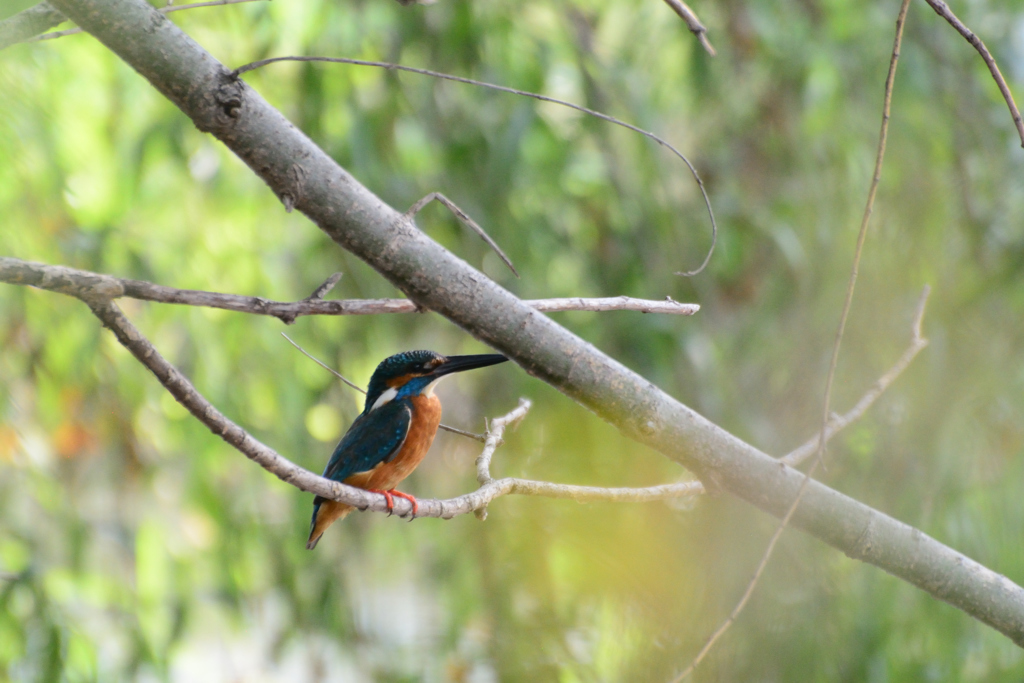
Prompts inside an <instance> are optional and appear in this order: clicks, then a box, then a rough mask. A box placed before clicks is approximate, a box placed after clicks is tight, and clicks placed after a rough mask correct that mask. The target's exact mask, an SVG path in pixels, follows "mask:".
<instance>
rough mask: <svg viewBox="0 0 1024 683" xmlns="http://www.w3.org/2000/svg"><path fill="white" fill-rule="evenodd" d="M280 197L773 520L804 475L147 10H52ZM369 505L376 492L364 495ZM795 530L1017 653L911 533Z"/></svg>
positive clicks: (1022, 622) (820, 520) (453, 316)
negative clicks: (408, 200)
mask: <svg viewBox="0 0 1024 683" xmlns="http://www.w3.org/2000/svg"><path fill="white" fill-rule="evenodd" d="M52 1H53V4H54V6H56V7H57V8H58V9H60V10H61V11H62V12H64V14H66V15H67V16H68V17H70V18H71V19H73V20H74V21H75V22H76V23H78V25H80V26H82V27H83V28H84V29H85V30H86V31H88V32H89V33H91V34H93V35H94V36H96V37H97V38H98V39H99V40H101V41H102V42H103V43H104V44H105V45H106V46H108V47H109V48H110V49H111V50H113V51H114V52H115V53H116V54H118V55H119V56H120V57H121V58H122V59H124V60H125V61H126V62H127V63H128V64H130V65H131V66H132V67H134V68H135V69H136V70H137V71H139V72H140V73H141V74H142V75H143V76H144V77H145V78H147V79H148V80H149V81H150V82H151V83H152V84H153V85H154V86H155V87H156V88H157V89H158V90H160V92H162V93H163V94H164V95H166V96H167V97H168V98H169V99H170V100H171V101H172V102H174V103H175V104H176V105H177V106H178V107H180V108H181V109H182V111H183V112H185V114H186V115H188V116H189V117H190V118H191V119H192V121H193V122H194V123H195V125H196V126H197V127H198V128H199V129H201V130H203V131H206V132H209V133H211V134H213V135H215V136H216V137H217V138H218V139H220V140H221V141H223V142H224V144H226V145H227V146H228V147H229V148H230V149H231V150H232V151H234V152H235V153H236V154H237V155H238V156H239V157H240V158H241V159H242V160H243V161H244V162H245V163H246V164H248V165H249V167H250V168H252V170H253V171H254V172H255V173H256V174H257V175H259V177H260V178H262V179H263V180H264V181H265V182H266V183H267V184H268V185H269V186H270V188H271V189H272V190H273V191H274V192H275V193H276V194H277V196H278V197H280V198H282V200H284V199H285V198H287V199H288V201H289V202H290V203H291V204H292V205H293V206H294V207H295V208H296V209H297V210H299V211H301V212H302V213H304V214H305V215H306V216H308V217H309V218H310V219H311V220H312V221H313V222H314V223H316V224H317V225H318V226H319V227H320V228H321V229H322V230H324V231H325V232H326V233H327V234H328V235H329V236H330V237H331V238H332V239H334V240H335V241H336V242H337V243H338V244H339V245H341V246H342V247H344V248H346V249H348V250H349V251H351V252H352V253H354V254H355V255H357V256H358V257H360V258H361V259H363V260H364V261H366V262H367V263H368V264H370V265H371V266H372V267H373V268H375V269H376V270H377V271H378V272H380V273H381V274H382V275H384V276H385V277H386V278H387V279H388V280H389V281H390V282H392V283H393V284H394V285H395V286H396V287H398V288H399V289H401V290H402V291H403V292H405V293H406V295H407V296H408V297H409V298H410V299H412V300H413V301H415V302H416V303H418V304H420V305H422V306H424V307H426V308H429V309H431V310H434V311H437V312H438V313H441V314H442V315H444V316H445V317H447V318H449V319H450V320H452V321H453V322H455V323H456V324H458V325H459V326H461V327H462V328H464V329H465V330H467V331H468V332H470V333H471V334H473V335H474V336H475V337H477V338H478V339H480V340H481V341H483V342H485V343H487V344H490V345H491V346H493V347H495V348H496V349H498V350H500V351H502V352H504V353H505V354H506V355H508V356H509V357H510V358H512V359H513V360H515V361H516V362H517V363H518V364H519V365H520V366H521V367H522V368H524V369H525V370H526V371H527V372H529V373H530V374H532V375H534V376H536V377H539V378H540V379H542V380H544V381H545V382H548V383H549V384H551V385H553V386H555V387H556V388H558V389H559V390H560V391H562V392H564V393H565V394H566V395H567V396H570V397H571V398H573V399H575V400H576V401H579V402H580V403H581V404H583V405H584V406H586V407H588V408H590V409H591V410H593V411H594V412H596V413H597V414H598V415H600V416H601V417H602V418H603V419H605V420H607V421H608V422H610V423H611V424H613V425H615V426H616V427H618V428H619V429H620V430H621V431H622V432H623V433H624V434H626V435H628V436H629V437H631V438H633V439H636V440H637V441H639V442H641V443H644V444H647V445H649V446H651V447H652V448H655V449H656V450H658V451H660V452H662V453H664V454H665V455H667V456H668V457H670V458H672V459H674V460H676V461H678V462H679V463H681V464H683V465H685V466H686V467H688V468H690V469H691V470H692V471H694V472H695V473H696V474H697V475H698V476H699V477H700V478H701V479H702V480H703V481H704V483H705V484H710V485H712V486H714V487H716V488H719V489H723V490H725V491H728V492H730V493H732V494H734V495H736V496H738V497H740V498H743V499H744V500H746V501H748V502H750V503H752V504H753V505H755V506H757V507H759V508H760V509H762V510H765V511H767V512H770V513H772V514H775V515H782V514H784V513H785V512H786V510H787V508H788V507H789V505H790V503H791V502H792V501H793V499H794V497H795V496H796V493H797V490H798V489H799V487H800V484H801V482H802V481H803V480H804V475H803V474H802V473H800V472H799V471H797V470H794V469H793V468H790V467H788V466H786V465H785V464H783V463H780V462H779V461H777V460H775V459H774V458H771V457H769V456H768V455H766V454H764V453H762V452H761V451H759V450H758V449H756V448H754V447H753V446H751V445H749V444H747V443H744V442H743V441H742V440H740V439H738V438H737V437H735V436H733V435H731V434H729V433H728V432H726V431H725V430H723V429H722V428H720V427H718V426H717V425H715V424H713V423H712V422H710V421H708V420H707V419H705V418H704V417H702V416H700V415H698V414H697V413H696V412H694V411H693V410H691V409H690V408H688V407H686V406H684V405H683V404H681V403H679V402H678V401H676V400H675V399H673V398H672V397H671V396H668V395H667V394H665V393H664V392H662V391H661V390H660V389H658V388H657V387H655V386H653V385H652V384H651V383H650V382H649V381H647V380H646V379H644V378H643V377H641V376H639V375H637V374H636V373H634V372H632V371H630V370H629V369H628V368H626V367H624V366H623V365H621V364H620V363H618V362H616V361H614V360H612V359H611V358H609V357H608V356H606V355H604V354H603V353H601V352H600V351H598V350H597V349H596V348H594V347H593V346H592V345H590V344H588V343H586V342H585V341H583V340H582V339H580V338H579V337H576V336H575V335H573V334H571V333H570V332H569V331H568V330H566V329H564V328H562V327H561V326H559V325H557V324H556V323H555V322H554V321H552V320H550V319H549V318H547V317H546V316H544V315H543V314H541V313H539V312H537V311H536V310H535V309H533V308H531V307H530V306H528V305H526V304H525V303H524V302H522V301H520V300H519V299H517V298H516V297H515V296H513V295H512V294H510V293H509V292H508V291H506V290H504V289H503V288H501V287H500V286H499V285H498V284H497V283H495V282H493V281H492V280H490V279H489V278H487V277H486V276H485V275H483V274H482V273H480V272H478V271H476V270H475V269H473V268H471V267H470V266H469V265H467V264H466V263H465V262H464V261H462V260H460V259H458V258H457V257H455V256H454V255H453V254H451V253H450V252H448V251H447V250H445V249H444V248H442V247H441V246H440V245H438V244H437V243H436V242H434V241H433V240H431V239H430V238H429V237H427V236H426V235H424V234H423V233H422V232H421V231H419V230H418V229H416V228H415V226H414V225H412V224H411V223H410V222H409V221H408V220H406V219H405V218H404V217H403V216H402V214H400V213H399V212H398V211H396V210H394V209H393V208H391V207H389V206H388V205H386V204H385V203H384V202H383V201H381V200H380V199H379V198H378V197H376V196H375V195H373V193H371V192H370V191H369V190H367V189H366V188H365V187H363V186H362V185H361V184H360V183H359V182H358V181H357V180H356V179H355V178H353V177H352V176H351V175H350V174H349V173H348V172H347V171H345V170H344V169H343V168H341V167H340V166H338V165H337V164H336V163H335V162H334V161H333V160H332V159H331V158H330V157H329V156H327V155H326V154H325V153H324V152H323V151H322V150H320V149H319V148H318V147H317V146H316V145H314V144H313V143H312V142H311V141H310V140H309V138H307V137H306V136H305V135H303V134H302V133H301V132H300V131H299V130H297V129H296V128H295V127H294V126H293V125H292V124H291V123H289V122H288V121H287V119H285V118H284V116H283V115H281V113H280V112H278V111H277V110H276V109H274V108H273V107H271V106H270V105H269V104H267V102H266V101H265V100H264V99H263V98H262V97H260V96H259V95H258V94H257V93H256V92H255V91H254V90H252V89H251V88H250V87H249V86H248V85H246V84H245V83H244V82H242V81H241V80H238V79H235V78H232V76H231V72H230V70H229V69H227V68H226V67H224V66H223V65H222V64H220V63H219V62H218V61H217V60H216V59H214V58H213V57H212V56H211V55H210V54H209V53H208V52H206V51H205V50H204V49H203V48H201V47H200V46H199V45H198V44H196V43H195V41H193V40H192V39H191V38H189V37H188V36H187V35H185V34H184V33H183V32H182V31H181V30H180V29H178V28H177V27H176V26H175V25H174V24H173V23H172V22H170V21H169V20H168V19H166V18H165V17H164V16H163V15H161V14H160V13H159V12H157V11H156V10H154V9H153V8H152V7H151V6H149V5H148V4H146V3H145V2H143V1H142V0H52ZM367 495H370V494H367ZM792 523H793V525H794V526H796V527H798V528H800V529H803V530H805V531H807V532H808V533H810V534H812V535H814V536H816V537H817V538H820V539H821V540H823V541H825V542H827V543H829V544H831V545H833V546H834V547H836V548H838V549H840V550H842V551H843V552H844V553H846V554H847V555H849V556H850V557H853V558H856V559H861V560H864V561H866V562H870V563H871V564H874V565H876V566H878V567H881V568H883V569H885V570H886V571H888V572H890V573H892V574H894V575H896V576H899V577H901V578H903V579H905V580H907V581H909V582H911V583H913V584H914V585H916V586H918V587H920V588H922V589H923V590H925V591H927V592H928V593H930V594H931V595H933V596H935V597H937V598H939V599H942V600H945V601H946V602H949V603H950V604H952V605H955V606H956V607H958V608H960V609H962V610H964V611H965V612H967V613H968V614H971V615H972V616H974V617H975V618H977V619H979V620H981V621H982V622H984V623H986V624H989V625H991V626H992V627H993V628H996V629H998V630H999V631H1001V632H1002V633H1004V634H1006V635H1007V636H1009V637H1010V638H1012V639H1013V640H1014V641H1015V642H1016V643H1018V644H1024V590H1022V589H1021V588H1020V587H1019V586H1017V585H1016V584H1014V583H1013V582H1011V581H1009V580H1008V579H1006V578H1005V577H1003V576H1001V575H999V574H997V573H996V572H993V571H992V570H990V569H988V568H986V567H984V566H982V565H981V564H979V563H977V562H975V561H973V560H971V559H969V558H967V557H965V556H964V555H962V554H960V553H958V552H956V551H954V550H952V549H951V548H949V547H947V546H945V545H943V544H942V543H940V542H938V541H936V540H935V539H933V538H931V537H929V536H927V535H926V534H924V533H922V532H921V531H919V530H917V529H914V528H913V527H911V526H909V525H907V524H903V523H902V522H899V521H897V520H895V519H893V518H891V517H889V516H888V515H885V514H883V513H881V512H878V511H877V510H873V509H872V508H870V507H868V506H866V505H863V504H862V503H859V502H858V501H856V500H853V499H852V498H849V497H848V496H845V495H843V494H841V493H839V492H837V491H834V490H832V489H830V488H828V487H827V486H825V485H823V484H821V483H819V482H811V483H810V484H808V486H807V490H806V493H805V495H804V497H803V501H802V503H801V505H800V508H799V510H797V512H796V514H795V515H794V516H793V522H792Z"/></svg>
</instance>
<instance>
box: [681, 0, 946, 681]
mask: <svg viewBox="0 0 1024 683" xmlns="http://www.w3.org/2000/svg"><path fill="white" fill-rule="evenodd" d="M909 8H910V0H903V4H902V5H901V6H900V11H899V14H898V15H897V17H896V37H895V38H894V39H893V45H892V55H891V56H890V58H889V73H888V74H887V75H886V77H885V95H884V97H883V101H882V125H881V130H880V131H879V134H878V149H877V151H876V153H875V170H874V173H873V174H872V176H871V187H870V188H869V189H868V198H867V201H866V202H865V205H864V214H863V216H862V217H861V221H860V230H859V231H858V232H857V246H856V248H855V250H854V253H853V266H852V268H851V270H850V278H849V282H848V283H847V285H846V298H845V299H844V301H843V312H842V313H841V314H840V316H839V325H838V327H837V329H836V336H835V341H833V343H832V358H831V361H830V362H829V366H828V376H827V377H826V378H825V396H824V399H823V400H822V403H823V408H822V418H821V430H820V432H819V435H818V444H817V447H816V449H815V458H814V462H813V463H811V467H810V469H809V470H808V472H807V475H806V476H805V477H804V480H803V481H802V482H801V483H800V488H799V489H798V490H797V493H796V497H794V498H793V502H792V503H791V504H790V506H789V509H788V510H787V511H786V514H785V515H784V516H783V517H782V521H781V522H779V525H778V527H777V528H776V529H775V533H774V534H773V535H772V538H771V540H770V541H768V547H767V548H765V551H764V554H763V555H762V556H761V561H760V563H758V566H757V569H756V570H755V571H754V575H753V576H752V577H751V579H750V581H749V583H747V588H746V590H745V591H744V592H743V596H742V597H741V598H740V600H739V602H738V603H736V606H735V607H734V608H733V610H732V612H731V613H730V614H729V616H728V617H727V618H726V619H725V621H724V622H722V624H721V625H720V626H719V627H718V628H717V629H716V630H715V632H714V633H712V634H711V637H710V638H708V640H707V642H706V643H705V644H704V647H702V648H701V649H700V652H698V653H697V656H696V657H694V658H693V661H692V662H690V665H689V666H687V667H686V668H685V669H684V670H683V671H682V673H680V674H679V675H678V676H676V677H675V678H674V679H672V683H679V682H680V681H682V680H683V679H684V678H686V677H688V676H689V675H690V674H692V673H693V672H694V670H695V669H696V668H697V667H698V666H699V665H700V663H701V661H702V660H703V659H704V657H706V656H707V654H708V652H710V651H711V648H712V647H714V645H715V643H716V642H718V639H719V638H721V637H722V636H723V635H725V632H726V631H728V630H729V627H730V626H732V625H733V623H735V622H736V619H737V618H738V617H739V615H740V613H741V612H742V611H743V608H744V607H746V606H747V602H748V601H749V600H750V597H751V596H752V595H753V594H754V589H755V588H756V587H757V584H758V582H759V581H760V580H761V575H762V574H763V573H764V570H765V567H767V566H768V561H769V560H770V559H771V557H772V553H773V552H774V551H775V546H776V544H777V543H778V542H779V539H780V538H782V532H783V531H785V530H786V527H787V526H788V525H789V520H791V519H792V518H793V515H794V514H795V513H796V510H797V508H798V507H799V506H800V503H801V501H802V500H803V497H804V494H806V492H807V490H808V485H809V484H810V482H811V480H812V479H813V477H814V472H815V470H817V469H818V466H819V465H821V464H822V463H823V462H824V456H825V445H826V443H827V442H828V431H829V422H830V421H831V419H830V418H831V416H832V412H831V410H830V408H829V406H830V404H831V400H832V382H833V380H834V379H835V374H836V365H837V364H838V362H839V347H840V345H841V344H842V341H843V333H844V332H845V330H846V321H847V319H848V318H849V315H850V305H851V304H852V303H853V291H854V288H855V287H856V286H857V274H858V273H859V271H860V259H861V255H862V254H863V253H864V241H865V240H866V239H867V234H868V223H869V221H870V220H871V214H872V212H873V211H874V208H875V195H876V194H877V192H878V184H879V182H880V181H881V179H882V162H883V160H884V159H885V143H886V140H887V139H888V137H889V112H890V109H891V105H892V86H893V83H894V82H895V80H896V65H897V64H898V63H899V59H900V45H901V43H902V42H903V26H904V24H905V22H906V18H907V10H908V9H909ZM927 296H928V290H927V289H925V292H924V295H923V296H922V302H921V304H920V306H919V307H918V308H919V309H920V310H921V311H923V310H924V302H925V301H927ZM914 329H915V335H918V334H919V330H918V326H917V324H915V326H914Z"/></svg>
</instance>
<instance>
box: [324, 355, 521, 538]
mask: <svg viewBox="0 0 1024 683" xmlns="http://www.w3.org/2000/svg"><path fill="white" fill-rule="evenodd" d="M507 360H508V358H506V357H505V356H502V355H501V354H497V353H487V354H479V355H475V356H442V355H441V354H439V353H435V352H433V351H405V352H403V353H397V354H395V355H394V356H390V357H388V358H385V359H384V360H383V361H381V363H380V365H378V366H377V369H376V370H374V371H373V376H372V377H371V378H370V386H369V387H368V389H367V391H366V405H365V407H364V408H363V412H362V413H361V414H360V415H359V417H357V418H356V419H355V422H353V423H352V426H351V427H349V428H348V431H347V432H346V433H345V436H343V437H342V438H341V441H340V442H339V443H338V445H337V447H336V448H335V449H334V453H333V454H332V455H331V459H330V460H329V461H328V462H327V467H326V468H324V474H323V476H324V477H326V478H327V479H333V480H334V481H340V482H343V483H345V484H348V485H349V486H357V487H359V488H361V489H366V490H367V491H372V492H374V493H382V494H384V498H385V499H386V500H387V506H388V511H391V510H392V509H394V506H395V500H394V498H393V496H398V497H399V498H405V499H406V500H408V501H409V502H410V503H412V514H413V517H415V516H416V512H417V511H418V510H419V504H418V503H417V502H416V498H415V497H413V496H410V495H409V494H408V493H402V492H401V491H396V490H395V487H396V486H397V485H398V483H399V482H400V481H402V480H403V479H405V478H406V477H408V476H409V475H410V474H411V473H412V471H413V470H414V469H416V466H417V465H419V464H420V461H422V460H423V457H424V456H425V455H426V454H427V451H428V450H430V444H432V443H433V442H434V435H435V434H436V433H437V427H438V425H440V424H441V401H440V399H438V398H437V396H435V395H434V388H435V387H436V386H437V383H438V382H440V381H441V380H442V379H443V378H444V377H446V376H448V375H450V374H452V373H455V372H462V371H464V370H473V369H474V368H483V367H487V366H488V365H496V364H498V363H504V362H505V361H507ZM352 510H353V507H352V506H351V505H346V504H345V503H339V502H338V501H334V500H329V499H327V498H323V497H321V496H317V497H316V498H314V499H313V519H312V521H311V522H310V525H309V540H308V541H306V548H307V549H308V550H312V549H313V548H315V547H316V544H317V543H318V542H319V541H320V537H321V536H323V533H324V531H325V530H326V529H327V527H329V526H330V525H331V524H333V523H334V522H335V521H336V520H339V519H343V518H344V517H345V516H346V515H348V513H350V512H352Z"/></svg>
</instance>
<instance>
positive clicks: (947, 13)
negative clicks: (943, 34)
mask: <svg viewBox="0 0 1024 683" xmlns="http://www.w3.org/2000/svg"><path fill="white" fill-rule="evenodd" d="M925 2H927V3H928V4H929V5H931V8H932V9H933V10H935V13H936V14H938V15H939V16H940V17H942V18H943V19H945V20H946V21H947V22H948V23H949V25H950V26H952V27H953V28H955V29H956V30H957V32H958V33H959V34H960V35H962V36H963V37H964V38H965V39H966V40H967V42H968V43H970V44H971V45H972V46H973V47H974V49H975V50H977V51H978V54H979V55H981V58H982V59H983V60H984V61H985V66H987V67H988V71H989V73H991V74H992V78H993V80H995V82H996V85H997V86H998V87H999V92H1000V93H1002V95H1003V99H1004V100H1006V106H1007V107H1009V109H1010V116H1011V117H1013V125H1014V126H1016V128H1017V135H1019V136H1020V146H1021V147H1024V119H1021V115H1020V109H1017V103H1016V102H1014V101H1013V93H1011V92H1010V86H1009V85H1007V84H1006V79H1005V78H1003V74H1002V72H1001V71H1000V70H999V65H998V64H996V60H995V58H994V57H993V56H992V53H991V52H989V51H988V48H987V47H985V42H984V41H983V40H982V39H981V38H979V37H978V36H977V35H975V33H974V31H972V30H971V29H969V28H967V26H966V25H964V22H962V21H960V19H959V18H958V17H957V16H956V15H955V14H953V10H951V9H950V8H949V5H947V4H946V3H944V2H943V1H942V0H925Z"/></svg>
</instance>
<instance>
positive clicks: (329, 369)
mask: <svg viewBox="0 0 1024 683" xmlns="http://www.w3.org/2000/svg"><path fill="white" fill-rule="evenodd" d="M281 336H282V337H284V338H285V339H287V340H288V343H289V344H291V345H292V346H294V347H295V348H297V349H298V350H299V352H300V353H302V355H303V356H305V357H306V358H308V359H310V360H311V361H313V362H314V363H316V364H317V365H319V366H320V367H322V368H323V369H324V370H326V371H327V372H329V373H331V374H332V375H334V376H335V377H337V378H338V379H340V380H341V381H342V382H344V383H345V384H347V385H348V386H350V387H352V388H353V389H355V390H356V391H358V392H359V393H360V394H364V395H365V394H366V390H365V389H363V388H362V387H360V386H359V385H358V384H356V383H355V382H351V381H349V380H348V378H346V377H345V376H344V375H342V374H341V373H340V372H338V371H337V370H335V369H334V368H332V367H331V366H330V365H328V364H327V363H324V362H323V361H322V360H320V359H319V358H317V357H316V356H314V355H313V354H311V353H310V352H309V351H307V350H306V349H304V348H302V347H301V346H300V345H299V344H298V343H297V342H296V341H295V340H294V339H292V338H291V337H289V336H288V335H287V334H285V333H284V332H282V333H281ZM439 426H440V428H441V429H443V430H445V431H446V432H451V433H452V434H460V435H462V436H466V437H469V438H470V439H473V440H474V441H479V442H480V443H485V442H486V438H485V436H484V435H483V434H474V433H473V432H467V431H465V430H463V429H459V428H458V427H449V426H448V425H446V424H442V425H439Z"/></svg>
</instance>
